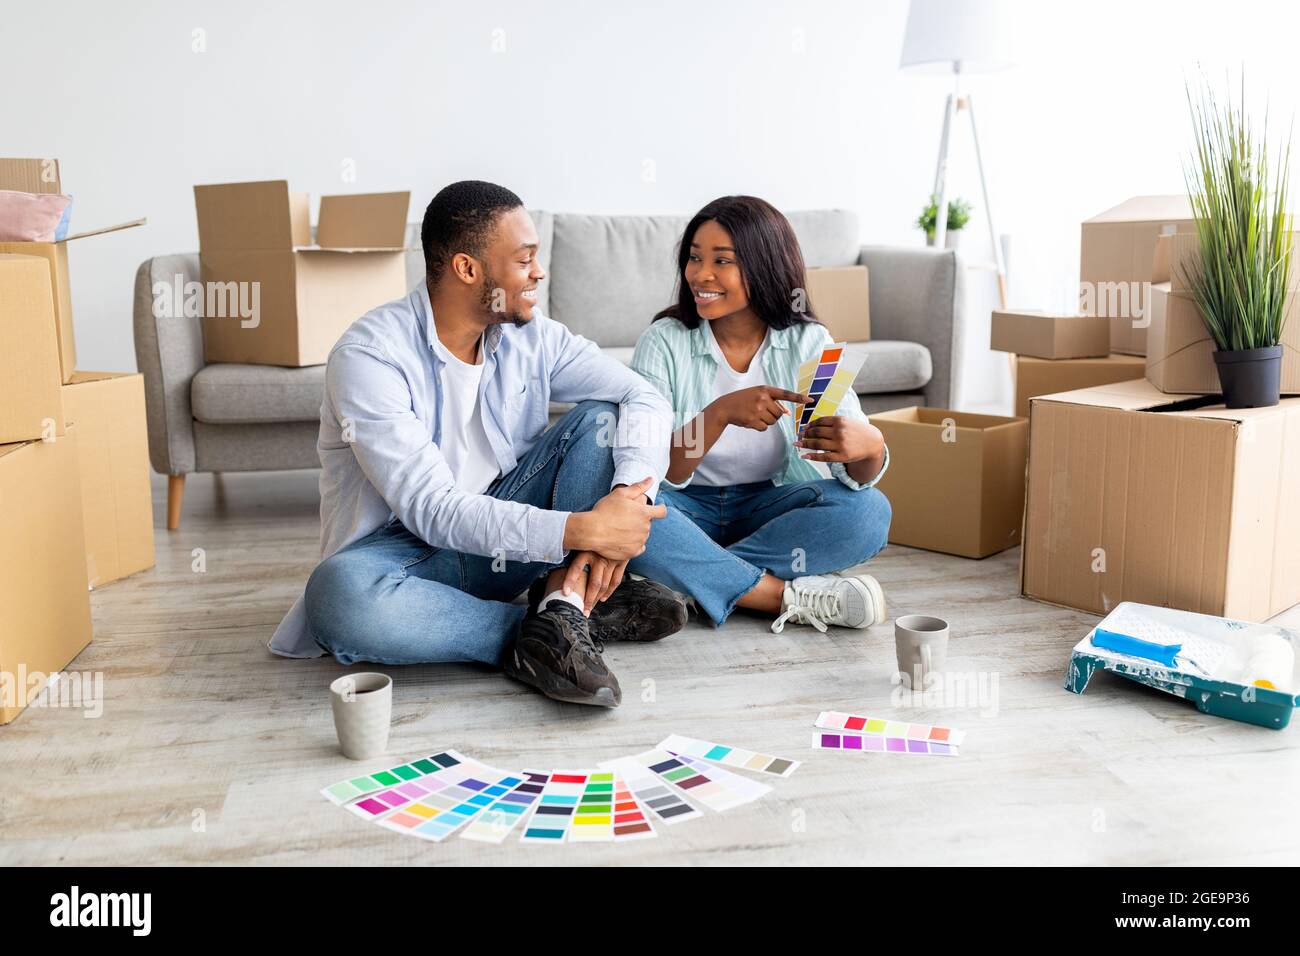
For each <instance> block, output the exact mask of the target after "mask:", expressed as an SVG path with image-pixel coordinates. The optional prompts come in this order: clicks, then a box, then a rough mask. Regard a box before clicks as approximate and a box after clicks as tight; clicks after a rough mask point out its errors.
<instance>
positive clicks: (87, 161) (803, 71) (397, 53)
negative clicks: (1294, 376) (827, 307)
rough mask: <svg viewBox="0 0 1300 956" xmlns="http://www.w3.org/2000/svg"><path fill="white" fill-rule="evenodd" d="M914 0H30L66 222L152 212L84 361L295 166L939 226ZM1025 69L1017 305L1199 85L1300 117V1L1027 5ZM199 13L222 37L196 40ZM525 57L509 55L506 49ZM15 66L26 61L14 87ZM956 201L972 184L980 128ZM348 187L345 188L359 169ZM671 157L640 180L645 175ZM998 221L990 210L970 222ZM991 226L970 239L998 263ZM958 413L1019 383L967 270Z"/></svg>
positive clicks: (26, 50)
mask: <svg viewBox="0 0 1300 956" xmlns="http://www.w3.org/2000/svg"><path fill="white" fill-rule="evenodd" d="M906 10H907V5H906V3H905V2H904V0H887V2H886V0H879V2H865V3H864V2H853V0H770V2H762V0H748V2H742V0H716V2H712V3H709V4H702V3H699V2H696V0H671V2H658V3H653V4H651V3H645V4H631V3H611V2H609V0H574V2H560V0H556V2H551V3H538V2H531V3H524V2H501V3H476V4H467V3H447V2H433V3H418V4H417V3H396V2H391V0H370V2H367V3H356V2H337V0H332V2H313V3H305V2H304V3H274V4H272V3H269V2H267V0H235V2H222V3H216V2H211V3H206V4H203V3H192V2H191V3H186V2H162V0H152V2H130V3H119V4H104V3H98V2H94V0H63V2H61V3H58V4H54V5H44V6H40V5H34V4H24V5H22V6H18V7H17V8H16V9H12V10H10V11H8V13H7V15H6V20H7V23H6V30H5V32H4V34H3V35H0V63H4V64H5V68H6V75H7V76H8V77H9V81H8V82H9V86H8V89H9V90H11V91H12V90H21V93H19V94H7V96H6V100H5V102H4V104H3V107H0V115H3V125H2V126H0V129H3V134H4V137H3V139H4V142H3V146H2V147H0V152H3V153H4V154H5V155H18V156H22V155H32V156H51V155H52V156H58V157H59V158H60V159H61V161H62V168H63V181H64V188H65V190H66V191H69V192H72V193H74V194H75V195H76V198H77V205H76V209H75V211H76V216H75V219H74V225H75V226H76V227H80V228H88V227H91V226H95V225H102V224H106V223H110V222H117V221H120V220H123V219H128V218H134V217H137V216H142V215H143V216H148V217H149V225H148V226H147V227H145V228H143V229H137V230H134V231H131V232H126V233H122V234H120V235H116V236H107V237H103V238H97V239H89V240H86V241H84V243H79V244H75V245H74V246H73V250H74V251H73V253H72V270H73V285H74V309H75V315H76V325H77V341H78V351H79V355H80V364H81V366H82V367H83V368H87V369H98V368H102V369H129V368H134V365H135V362H134V353H133V350H132V345H131V320H130V310H131V289H132V280H133V277H134V273H135V268H136V266H137V265H138V264H139V263H140V262H141V261H142V260H143V259H145V258H146V257H148V256H150V255H154V254H157V253H164V252H173V251H182V250H192V249H195V248H196V247H197V234H196V229H195V223H194V207H193V194H192V192H191V188H190V187H191V186H192V185H193V184H194V183H203V182H225V181H231V180H240V179H263V178H287V179H289V180H290V182H291V183H292V185H293V187H294V188H296V189H305V190H309V191H310V192H311V193H312V194H313V195H314V196H319V195H320V194H321V193H329V192H340V191H374V190H388V189H406V188H409V189H411V190H412V192H413V197H412V205H413V213H412V218H413V219H416V218H418V217H419V212H420V211H421V210H422V209H423V206H424V204H425V203H426V202H427V201H428V199H429V197H430V196H431V195H432V194H433V193H434V192H435V191H436V190H437V188H439V187H440V186H441V185H443V184H445V183H447V182H449V181H451V180H453V179H459V178H467V177H474V178H483V179H491V180H496V181H499V182H501V183H503V184H505V185H508V186H510V187H511V188H513V189H514V190H515V191H516V192H518V193H519V194H520V195H521V196H522V197H523V198H524V200H525V202H527V203H528V204H529V205H533V206H539V207H544V208H548V209H555V210H571V211H592V212H679V213H680V212H689V211H692V210H694V209H695V208H697V207H698V206H699V205H701V204H702V203H704V202H705V201H707V200H708V199H711V198H713V197H714V196H715V195H719V194H721V193H724V192H752V193H756V194H758V195H761V196H764V197H766V198H768V199H770V200H772V201H773V202H775V203H776V204H777V205H779V206H782V207H784V208H788V209H794V208H811V207H821V206H847V207H850V208H855V209H857V210H858V211H859V213H860V214H861V217H862V234H863V238H864V240H869V241H880V242H899V243H912V244H919V243H920V242H921V237H920V234H919V233H918V232H916V231H915V230H914V229H913V228H912V226H911V223H912V221H913V219H914V218H915V217H916V214H917V212H918V211H919V208H920V206H921V204H922V202H923V200H924V199H925V197H926V195H927V194H928V192H929V189H930V185H931V179H932V177H933V168H934V155H935V151H936V149H937V144H938V136H939V124H940V120H941V111H942V105H943V97H944V95H945V93H946V92H947V91H948V89H949V88H950V82H949V81H948V80H945V79H943V78H941V77H932V76H925V75H915V74H904V73H900V72H899V71H898V69H897V63H898V55H899V50H900V44H901V39H902V32H903V25H904V22H905V19H906ZM1010 14H1011V15H1010V17H1009V21H1010V22H1009V24H1008V29H1010V30H1011V31H1012V33H1013V35H1014V40H1015V42H1014V49H1015V53H1016V58H1017V62H1018V66H1017V67H1016V68H1014V69H1012V70H1009V71H1006V72H1002V73H996V74H984V75H974V76H971V77H969V78H968V82H967V85H966V89H967V90H968V91H970V92H971V93H973V94H974V96H975V97H976V103H977V106H978V109H979V117H980V124H981V133H982V138H981V145H982V147H983V150H984V155H985V160H986V162H987V163H988V164H989V166H990V172H991V188H992V194H993V202H994V204H995V210H996V212H997V225H998V229H999V231H1000V232H1003V233H1007V234H1009V235H1010V237H1011V243H1012V250H1013V251H1012V268H1013V278H1012V281H1013V291H1012V299H1013V303H1014V304H1019V305H1029V306H1040V307H1053V306H1063V305H1065V304H1066V301H1067V289H1068V287H1069V285H1070V284H1071V283H1072V282H1073V281H1074V280H1075V279H1076V278H1077V268H1078V248H1077V247H1078V222H1079V220H1080V219H1081V218H1084V217H1086V216H1088V215H1090V214H1092V213H1094V212H1097V211H1100V210H1101V209H1104V208H1106V207H1108V206H1110V205H1113V204H1114V203H1116V202H1118V201H1120V200H1122V199H1124V198H1126V197H1128V196H1130V195H1136V194H1142V193H1158V192H1177V191H1181V187H1182V172H1181V165H1180V157H1181V156H1182V155H1183V154H1184V152H1185V149H1186V145H1187V131H1188V121H1187V107H1186V102H1185V99H1184V92H1183V83H1184V78H1185V77H1187V76H1195V75H1196V74H1197V67H1196V64H1197V63H1198V62H1200V63H1202V64H1204V66H1205V68H1206V70H1207V72H1208V73H1209V75H1211V76H1212V77H1214V78H1222V76H1223V69H1224V68H1225V67H1232V68H1234V69H1236V68H1240V67H1242V66H1244V68H1245V71H1246V74H1247V76H1248V78H1249V79H1250V81H1251V82H1252V91H1253V92H1254V93H1255V94H1258V101H1259V102H1262V100H1263V95H1264V94H1265V93H1267V94H1268V95H1269V96H1270V97H1271V106H1272V110H1273V114H1274V117H1275V118H1276V119H1278V120H1279V122H1278V124H1277V125H1279V126H1282V125H1285V124H1284V122H1282V121H1287V120H1289V119H1290V117H1291V115H1292V113H1293V111H1294V110H1295V106H1296V92H1297V91H1296V83H1295V74H1294V37H1295V36H1296V33H1297V27H1298V26H1300V12H1297V8H1296V7H1295V6H1294V5H1290V4H1280V3H1279V4H1276V5H1271V4H1267V3H1262V2H1253V3H1250V2H1235V3H1233V4H1232V5H1230V6H1229V5H1227V4H1224V3H1211V2H1177V3H1175V2H1161V3H1135V2H1132V0H1128V2H1118V0H1092V2H1089V3H1087V4H1073V3H1071V4H1056V3H1047V2H1037V3H1030V2H1019V3H1016V2H1013V3H1012V4H1011V7H1010ZM195 30H202V31H203V35H204V39H205V42H206V51H204V52H196V51H195V50H194V49H193V46H194V36H195V34H194V31H195ZM502 43H503V44H504V49H503V50H500V51H497V50H494V45H497V46H499V45H501V44H502ZM17 78H22V79H21V80H18V79H17ZM957 143H958V149H957V152H956V158H955V161H954V177H953V183H954V186H955V188H956V191H957V192H959V193H960V194H962V195H965V196H967V197H970V198H971V199H973V200H976V201H977V205H978V186H977V181H976V179H975V177H974V174H973V168H972V165H971V162H970V160H971V156H970V152H969V147H968V145H967V141H966V139H965V138H964V137H961V138H959V139H958V141H957ZM348 161H350V162H351V163H352V164H353V167H354V168H355V171H356V180H355V182H345V181H343V177H342V172H343V170H344V167H345V163H347V162H348ZM651 166H652V168H653V173H654V175H653V177H652V179H651V180H650V181H647V176H646V171H647V169H650V168H651ZM977 215H978V214H977ZM983 230H984V222H983V219H982V218H977V219H976V220H975V221H973V222H972V223H971V227H970V228H969V229H968V231H967V234H966V236H965V239H964V243H963V250H964V251H965V252H967V253H968V254H970V256H971V257H972V258H975V259H983V258H988V254H989V248H990V247H989V245H988V241H987V237H986V235H985V234H984V231H983ZM971 287H972V294H971V315H972V323H971V333H970V337H969V339H968V342H967V346H968V348H967V355H966V359H965V362H964V372H965V377H964V390H963V392H962V394H961V396H960V398H959V401H960V403H961V404H962V405H963V406H964V407H975V406H979V407H987V406H989V405H990V404H993V405H997V404H1005V403H1007V402H1008V401H1009V395H1010V392H1009V383H1008V379H1007V366H1006V362H1005V358H1004V357H1003V356H1001V355H999V354H996V353H991V352H989V351H988V349H987V348H986V344H987V327H988V309H989V306H990V305H991V304H992V303H993V299H994V294H993V288H994V287H993V279H992V276H991V274H989V273H979V272H976V273H972V274H971Z"/></svg>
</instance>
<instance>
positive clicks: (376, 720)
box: [330, 673, 393, 760]
mask: <svg viewBox="0 0 1300 956" xmlns="http://www.w3.org/2000/svg"><path fill="white" fill-rule="evenodd" d="M330 707H331V708H332V709H333V711H334V729H335V730H337V731H338V735H339V746H340V747H342V748H343V756H345V757H350V758H351V759H353V760H365V759H366V758H368V757H376V756H378V755H379V754H381V753H383V752H384V751H385V750H386V749H387V748H388V728H389V725H390V724H391V722H392V716H393V679H392V678H391V677H389V676H388V675H387V674H376V673H361V674H345V675H344V676H342V677H340V678H339V679H338V680H336V681H334V682H333V683H332V684H330Z"/></svg>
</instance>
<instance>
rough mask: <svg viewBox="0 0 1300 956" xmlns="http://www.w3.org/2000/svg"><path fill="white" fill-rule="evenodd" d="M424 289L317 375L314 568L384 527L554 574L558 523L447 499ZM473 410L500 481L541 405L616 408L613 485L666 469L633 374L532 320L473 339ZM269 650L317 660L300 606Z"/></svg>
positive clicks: (460, 495)
mask: <svg viewBox="0 0 1300 956" xmlns="http://www.w3.org/2000/svg"><path fill="white" fill-rule="evenodd" d="M436 339H437V329H436V327H435V325H434V322H433V307H432V304H431V303H430V301H429V292H428V289H427V287H426V286H425V284H424V282H421V283H420V285H419V286H418V287H417V288H415V289H412V290H411V292H410V293H409V294H408V295H407V296H405V297H404V298H401V299H397V300H395V301H393V302H390V303H388V304H387V305H383V306H380V307H379V308H377V309H374V310H373V311H371V312H368V313H367V314H366V315H364V316H362V317H361V318H360V319H359V320H357V321H356V322H355V323H353V324H352V326H351V327H350V328H349V329H348V330H347V332H345V333H344V334H343V337H342V338H340V339H339V341H338V343H337V344H336V345H335V346H334V348H333V349H332V350H331V352H330V355H329V360H328V362H327V364H326V369H325V399H324V401H323V402H322V404H321V411H320V418H321V424H320V437H319V439H318V441H317V450H318V451H319V453H320V461H321V468H322V471H321V477H320V491H321V559H322V560H324V559H325V558H327V557H329V556H330V555H332V554H334V553H335V552H337V551H340V550H342V549H343V548H345V547H347V546H348V545H349V544H351V543H353V542H354V541H358V540H360V539H361V538H364V537H365V536H366V535H368V534H370V533H371V532H372V531H374V530H376V529H377V528H380V527H382V526H383V525H384V524H386V523H387V522H388V520H389V519H390V518H391V517H394V516H396V517H397V519H398V520H399V521H401V522H402V524H403V525H405V526H406V528H407V529H408V530H409V531H411V533H412V534H414V535H416V536H417V537H419V538H421V539H423V540H424V541H427V542H428V543H429V544H431V545H433V546H434V547H438V548H449V549H451V550H454V551H460V552H463V553H466V554H479V555H488V556H501V557H503V558H504V559H505V560H507V561H527V562H531V561H545V562H550V563H558V562H560V561H562V559H563V558H564V556H565V554H566V552H565V549H564V526H565V522H566V521H567V520H568V517H569V513H568V512H563V511H546V510H543V509H540V508H535V507H533V506H531V505H525V504H520V503H518V502H513V501H502V500H499V499H496V498H492V497H489V496H487V495H474V494H467V493H465V492H463V491H461V490H459V489H458V488H457V487H456V483H455V480H454V478H453V476H452V473H451V470H450V468H448V466H447V462H446V461H445V460H444V458H443V456H442V452H441V451H439V444H440V442H441V429H442V422H441V415H440V410H441V408H442V375H441V371H442V366H443V362H442V360H441V359H440V358H439V357H438V355H437V353H436V351H435V350H434V348H433V342H435V341H436ZM482 359H483V376H482V381H481V382H480V384H479V402H480V404H481V408H482V414H483V428H484V431H485V432H486V433H487V438H488V442H489V444H490V445H491V446H492V451H493V453H494V454H495V456H496V460H497V465H498V467H499V468H500V470H501V474H503V475H505V474H508V473H509V472H510V471H512V470H513V469H514V467H515V465H516V464H517V462H518V461H519V459H520V458H522V457H523V456H524V455H526V454H527V453H528V451H529V449H531V448H532V447H533V445H535V444H536V443H537V440H538V439H539V438H540V437H541V435H542V432H544V431H545V430H546V428H547V425H548V423H549V416H548V412H549V405H550V403H551V402H552V401H557V402H581V401H585V400H588V399H595V400H598V401H606V402H612V403H614V404H617V405H618V406H619V417H618V423H617V426H615V425H614V423H613V422H611V423H610V427H609V428H608V430H607V433H608V438H609V441H610V443H611V445H612V450H613V458H614V482H613V483H614V484H615V485H630V484H635V483H636V482H638V481H641V480H642V479H644V478H651V479H652V481H653V484H652V485H651V488H650V490H649V495H650V498H651V500H654V497H655V495H656V494H657V492H658V488H659V482H660V480H661V479H662V478H663V476H664V472H665V471H667V468H668V445H669V442H670V440H671V435H672V419H673V413H672V409H671V408H670V407H669V405H668V402H667V401H666V400H665V399H664V398H663V396H662V395H660V394H659V392H658V391H657V390H656V389H655V388H654V387H653V386H651V385H650V384H649V383H648V382H647V381H646V380H645V379H643V378H642V377H641V376H640V375H638V374H637V373H636V372H633V371H632V370H631V369H629V368H627V367H625V366H624V365H622V364H621V363H620V362H618V361H617V360H615V359H613V358H611V357H609V356H608V355H605V354H604V353H603V352H601V350H600V349H599V348H598V347H597V346H596V344H595V343H594V342H591V341H590V340H588V339H585V338H583V337H582V336H580V335H574V334H573V333H572V332H570V331H569V330H568V329H567V328H565V327H564V326H563V325H561V324H560V323H558V322H555V321H553V320H551V319H548V318H547V317H545V316H544V315H542V314H541V312H540V311H539V310H537V309H534V310H533V318H532V321H530V322H528V323H527V324H525V325H523V326H515V325H513V324H500V325H493V326H491V327H489V328H488V330H487V332H486V334H485V336H484V338H483V356H482ZM269 647H270V649H271V650H272V651H274V652H275V653H277V654H282V655H284V656H286V657H319V656H320V655H321V654H322V653H323V651H322V650H321V649H320V647H319V646H318V645H317V644H316V642H315V640H314V639H313V637H312V635H311V631H310V629H309V628H308V626H307V616H306V612H305V610H304V607H303V600H302V598H301V597H300V598H299V599H298V601H297V602H296V603H295V604H294V606H293V608H292V609H291V610H290V611H289V613H288V615H286V616H285V619H284V620H283V621H282V622H281V623H280V626H279V627H278V628H277V629H276V631H275V634H274V635H273V636H272V638H271V642H270V644H269Z"/></svg>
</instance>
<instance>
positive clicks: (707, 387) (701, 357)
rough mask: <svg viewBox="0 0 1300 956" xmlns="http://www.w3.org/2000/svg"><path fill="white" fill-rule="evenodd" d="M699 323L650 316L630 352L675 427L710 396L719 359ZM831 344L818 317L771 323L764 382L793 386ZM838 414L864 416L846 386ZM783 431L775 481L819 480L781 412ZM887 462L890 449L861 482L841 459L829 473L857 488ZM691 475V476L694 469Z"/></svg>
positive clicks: (788, 417)
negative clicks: (669, 409)
mask: <svg viewBox="0 0 1300 956" xmlns="http://www.w3.org/2000/svg"><path fill="white" fill-rule="evenodd" d="M706 335H707V333H706V332H705V330H704V327H703V324H701V325H700V326H699V327H697V328H694V329H688V328H687V327H686V326H685V325H683V324H682V323H681V322H679V321H678V320H677V319H660V320H659V321H658V322H652V323H651V324H650V327H649V328H648V329H646V330H645V331H644V332H642V333H641V337H640V338H639V339H638V340H637V343H636V350H635V351H634V352H633V354H632V368H634V369H635V370H636V371H637V372H640V373H641V375H642V376H643V377H644V378H645V379H646V381H648V382H649V383H650V384H651V385H653V386H654V387H655V388H657V389H658V390H659V392H660V393H661V394H662V395H663V396H664V397H665V398H666V399H668V401H669V402H670V403H671V404H672V406H673V428H674V429H678V428H681V427H682V426H683V425H685V424H686V423H687V422H689V421H691V420H692V419H693V418H695V416H696V415H698V414H699V413H700V412H702V411H703V410H704V408H705V407H706V406H707V405H709V404H710V403H711V402H712V401H713V399H714V397H715V396H714V394H713V390H714V382H715V380H716V378H717V374H718V362H717V359H715V358H714V356H713V352H712V350H711V349H710V348H709V342H708V339H707V338H706ZM831 344H833V340H832V339H831V334H830V332H828V331H827V330H826V326H824V325H822V324H821V323H819V322H801V323H799V324H797V325H793V326H791V327H790V328H788V329H770V330H769V331H768V336H767V348H765V349H764V350H763V373H764V375H766V376H767V384H769V385H773V386H776V387H777V388H786V389H790V390H791V391H793V390H794V387H795V384H796V380H797V378H798V375H799V366H800V365H802V364H803V363H804V362H806V361H807V360H808V359H810V358H812V357H813V356H814V355H816V354H818V353H819V352H820V351H821V350H822V349H823V348H824V347H826V346H827V345H831ZM839 414H840V415H843V416H844V417H846V418H857V419H861V420H862V421H866V420H867V416H866V415H865V414H863V412H862V406H861V405H860V404H859V403H858V396H857V394H856V393H855V392H854V391H853V390H852V389H849V390H848V391H847V392H845V394H844V398H843V399H842V400H841V402H840V407H839ZM778 424H779V426H780V428H781V433H782V434H783V435H785V441H786V444H785V470H784V471H783V472H782V473H781V474H780V475H779V476H778V477H777V478H776V483H777V484H778V485H788V484H796V483H798V482H801V481H818V480H819V479H821V478H823V477H824V475H823V474H822V473H821V472H820V471H818V470H817V468H816V466H815V465H813V463H812V462H810V461H808V460H807V459H805V458H800V457H799V449H798V448H795V447H794V440H795V437H794V421H793V416H792V415H782V416H781V419H780V422H779V423H778ZM888 468H889V449H888V448H886V449H885V461H884V464H883V465H882V466H881V469H880V473H879V474H877V475H876V477H875V478H873V479H871V481H869V482H866V483H865V484H864V483H859V482H857V481H854V480H853V478H852V477H850V475H849V473H848V471H847V469H845V467H844V465H843V464H842V463H840V462H831V463H830V469H831V474H832V475H834V476H835V477H836V478H838V479H839V480H840V481H842V482H843V483H844V484H845V485H847V486H848V487H850V488H853V489H855V490H860V489H863V488H870V487H872V486H873V485H875V483H876V482H878V481H879V480H880V478H881V475H883V474H884V473H885V471H886V469H888ZM691 477H694V474H693V473H692V475H691ZM690 480H691V479H690V478H687V479H686V481H684V482H682V483H681V484H680V485H674V484H673V482H671V481H669V480H668V479H667V478H665V479H664V484H666V485H668V486H670V487H675V488H684V487H685V486H686V485H688V484H690Z"/></svg>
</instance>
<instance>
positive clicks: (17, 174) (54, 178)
mask: <svg viewBox="0 0 1300 956" xmlns="http://www.w3.org/2000/svg"><path fill="white" fill-rule="evenodd" d="M0 189H15V190H19V191H21V192H38V193H61V192H63V186H62V184H61V183H60V181H59V164H58V161H57V160H53V159H0ZM72 214H73V216H74V217H75V216H76V214H77V212H76V208H75V207H74V208H73V211H72ZM144 224H145V220H143V219H136V220H133V221H132V222H123V223H118V224H117V225H115V226H106V227H104V228H103V229H91V230H88V231H85V232H77V233H73V234H72V235H70V236H68V237H67V238H66V239H63V240H62V241H60V242H0V253H14V254H17V255H23V256H39V257H40V258H42V259H44V260H46V262H48V263H49V270H50V282H51V285H52V288H53V294H54V316H55V321H56V326H55V328H56V330H57V332H56V334H57V336H58V343H59V368H60V377H61V381H63V382H64V383H67V382H70V381H72V373H73V372H75V371H76V368H77V344H76V340H75V339H74V338H73V334H72V283H71V282H70V281H69V278H68V243H70V242H75V241H76V240H78V239H86V238H88V237H90V236H101V235H105V234H106V233H110V232H121V231H122V230H123V229H131V228H134V227H135V226H143V225H144Z"/></svg>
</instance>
